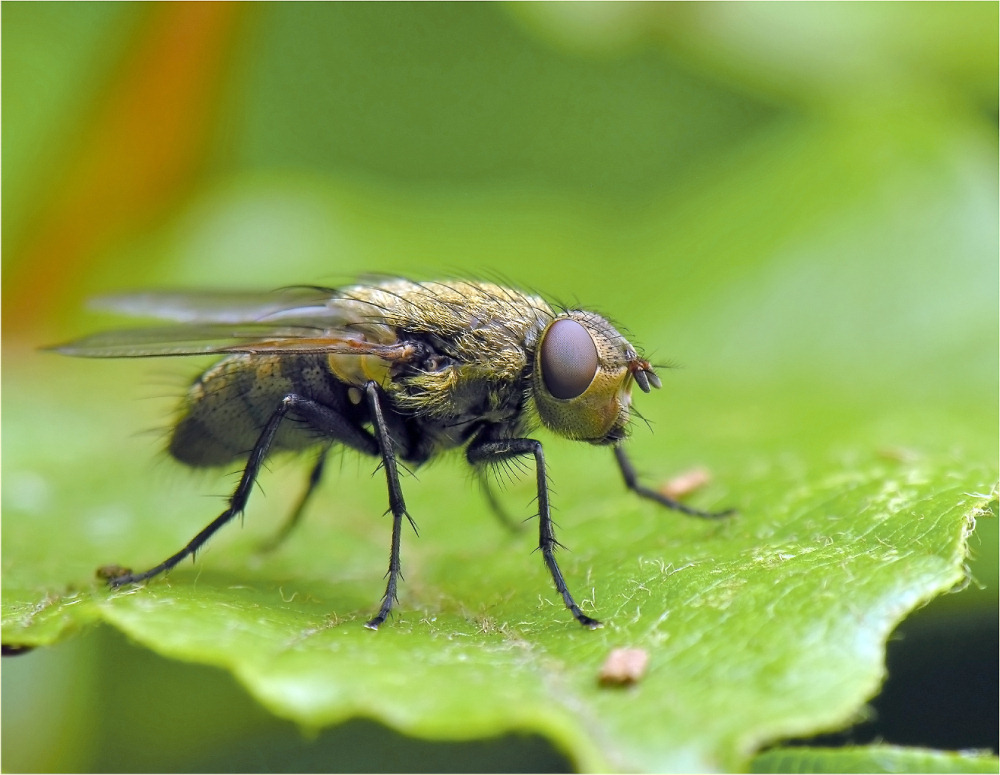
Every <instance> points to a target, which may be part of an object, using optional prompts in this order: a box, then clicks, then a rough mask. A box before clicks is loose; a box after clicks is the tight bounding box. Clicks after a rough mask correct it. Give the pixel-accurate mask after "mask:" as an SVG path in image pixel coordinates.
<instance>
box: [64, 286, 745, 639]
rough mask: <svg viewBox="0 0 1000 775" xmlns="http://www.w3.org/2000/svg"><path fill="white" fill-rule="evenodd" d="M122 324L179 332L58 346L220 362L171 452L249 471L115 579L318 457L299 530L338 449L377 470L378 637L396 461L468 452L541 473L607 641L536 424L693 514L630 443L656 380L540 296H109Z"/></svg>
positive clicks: (617, 340)
mask: <svg viewBox="0 0 1000 775" xmlns="http://www.w3.org/2000/svg"><path fill="white" fill-rule="evenodd" d="M103 306H105V307H108V308H110V309H113V310H116V311H118V312H121V313H125V314H130V315H134V316H146V317H154V318H159V319H161V320H170V321H173V324H171V325H167V326H161V327H155V328H138V329H133V330H125V331H112V332H105V333H99V334H95V335H92V336H88V337H84V338H83V339H79V340H76V341H74V342H71V343H69V344H65V345H62V346H59V347H56V348H54V349H55V350H57V351H58V352H61V353H64V354H67V355H74V356H81V357H91V358H143V357H153V356H178V355H203V354H217V355H222V356H224V357H223V358H222V359H221V360H219V361H218V362H217V363H216V364H215V365H214V366H212V367H211V368H209V369H208V370H207V371H205V372H204V373H203V374H201V375H200V376H199V377H198V378H197V379H196V380H195V381H194V383H193V384H192V385H191V387H190V389H189V390H188V392H187V395H186V396H185V397H184V399H183V401H182V404H181V407H180V412H179V416H178V419H177V421H176V424H175V425H174V426H173V429H172V431H171V435H170V441H169V447H168V449H169V452H170V454H171V455H172V456H173V457H174V458H176V459H177V460H179V461H180V462H181V463H184V464H186V465H189V466H194V467H211V466H222V465H227V464H231V463H234V462H239V463H240V464H241V465H243V473H242V476H241V478H240V481H239V484H238V485H237V487H236V489H235V491H234V492H233V494H232V496H231V497H230V499H229V503H228V506H227V508H226V509H225V511H223V512H222V513H221V514H220V515H219V516H218V517H216V518H215V519H214V520H212V522H210V523H209V524H208V525H207V526H206V527H205V528H204V529H203V530H202V531H201V532H200V533H198V534H197V535H196V536H195V537H194V538H193V539H191V541H190V542H189V543H188V544H187V545H186V546H185V547H184V548H183V549H181V550H180V551H179V552H177V553H176V554H173V555H171V556H170V557H168V558H167V559H166V560H164V561H163V562H161V563H160V564H159V565H156V566H154V567H152V568H150V569H149V570H146V571H144V572H141V573H133V572H130V571H127V570H126V569H124V568H123V569H122V573H121V575H114V576H112V577H110V578H109V579H108V583H109V584H110V585H111V586H112V587H121V586H124V585H127V584H134V583H137V582H142V581H145V580H146V579H150V578H152V577H154V576H157V575H158V574H160V573H163V572H165V571H168V570H170V569H171V568H173V567H174V566H175V565H177V564H178V563H179V562H180V561H181V560H183V559H184V558H185V557H188V556H193V555H194V554H195V553H196V552H197V551H198V550H199V549H200V548H201V546H202V545H203V544H204V543H205V542H206V541H207V540H208V539H209V538H210V537H211V536H212V535H214V534H215V532H216V531H217V530H218V529H219V528H221V527H222V526H223V525H225V524H226V523H227V522H229V521H231V520H232V519H233V518H234V517H235V516H237V515H239V514H241V513H242V512H243V510H244V508H245V507H246V505H247V499H248V498H249V496H250V491H251V489H252V487H253V484H254V481H255V479H256V478H257V475H258V473H259V472H260V468H261V465H262V464H263V463H264V461H265V460H266V459H267V457H268V455H270V454H271V453H273V452H279V451H285V450H304V449H308V448H317V449H318V451H319V457H318V462H317V463H316V465H315V467H314V468H313V470H312V474H311V476H310V478H309V482H308V486H307V488H306V490H305V494H304V495H303V497H302V499H301V500H300V502H299V504H298V506H297V508H296V509H295V511H294V512H293V514H292V518H291V520H290V521H289V523H287V526H291V525H292V524H294V523H295V521H297V519H298V517H299V516H300V515H301V513H302V510H303V507H304V506H305V504H306V502H307V500H308V499H309V496H310V495H311V494H312V492H313V491H314V489H315V488H316V486H317V484H318V483H319V481H320V478H321V476H322V472H323V463H324V461H325V459H326V454H327V452H328V451H329V450H330V449H331V448H332V447H334V446H335V445H341V446H343V447H348V448H350V449H353V450H357V451H358V452H361V453H363V454H365V455H369V456H371V457H373V458H376V459H378V460H379V462H380V464H381V465H380V467H381V468H382V470H383V471H384V473H385V478H386V484H387V486H388V495H389V511H390V512H391V513H392V543H391V549H390V553H389V571H388V573H387V579H388V582H387V584H386V589H385V594H384V596H383V597H382V600H381V605H380V607H379V610H378V612H377V613H376V614H375V616H374V617H372V618H371V619H370V620H369V621H368V622H367V626H368V627H370V628H372V629H377V628H378V626H379V625H381V624H382V623H383V622H384V621H385V620H386V617H388V615H389V613H390V611H391V610H392V606H393V604H394V602H396V599H397V597H396V596H397V585H398V582H399V579H400V539H401V534H402V525H403V519H404V517H405V518H406V519H407V520H408V521H409V522H410V524H411V525H413V526H414V529H415V527H416V526H415V524H414V523H413V519H412V518H411V517H410V514H409V512H408V511H407V508H406V502H405V500H404V498H403V490H402V487H401V486H400V480H399V470H398V467H399V465H400V464H403V465H406V466H407V467H410V468H414V467H416V466H419V465H420V464H422V463H425V462H426V461H428V460H430V459H431V458H433V457H434V456H435V455H437V454H439V453H441V452H444V451H446V450H449V449H454V448H462V449H464V451H465V458H466V460H467V461H468V462H469V464H470V465H472V466H473V467H475V468H476V469H480V470H483V469H487V468H489V467H490V466H497V465H501V464H504V462H505V461H511V460H512V459H514V458H529V459H531V460H533V462H534V467H535V477H536V485H535V486H536V489H537V505H538V547H539V549H540V550H541V554H542V558H543V559H544V561H545V565H546V566H547V567H548V570H549V573H550V574H551V575H552V580H553V582H554V583H555V588H556V591H557V592H558V593H559V594H560V595H561V596H562V599H563V601H564V602H565V604H566V607H567V608H568V609H569V610H570V611H571V612H572V614H573V616H574V617H576V620H577V621H578V622H580V624H582V625H583V626H585V627H590V628H594V627H598V626H599V624H600V623H599V622H598V621H597V620H596V619H593V618H591V617H590V616H587V615H586V614H585V613H584V612H583V611H581V610H580V607H579V606H578V605H577V604H576V602H575V601H574V600H573V596H572V595H571V594H570V591H569V589H568V587H567V585H566V581H565V580H564V578H563V575H562V572H561V571H560V569H559V565H558V563H557V562H556V556H555V549H556V547H557V546H559V544H558V543H557V541H556V537H555V532H554V529H553V523H552V517H551V507H550V503H549V487H548V481H547V478H546V471H545V456H544V454H543V452H542V444H541V442H540V441H537V440H536V439H534V438H531V437H530V434H531V432H532V431H533V430H534V429H535V428H537V427H538V426H539V425H541V426H544V427H546V428H548V429H549V430H551V431H553V432H555V433H557V434H559V435H561V436H564V437H567V438H570V439H575V440H579V441H585V442H588V443H590V444H596V445H600V446H608V447H611V449H612V451H613V452H614V456H615V460H616V461H617V463H618V467H619V468H620V469H621V472H622V475H623V476H624V478H625V484H626V486H627V487H628V488H629V489H630V490H632V491H633V492H635V493H637V494H638V495H640V496H642V497H644V498H648V499H650V500H653V501H656V502H657V503H659V504H661V505H663V506H666V507H667V508H671V509H676V510H677V511H681V512H684V513H686V514H690V515H693V516H697V517H718V516H722V515H724V514H726V513H728V512H719V513H709V512H703V511H698V510H696V509H692V508H690V507H688V506H685V505H684V504H682V503H679V502H677V501H676V500H674V499H673V498H671V497H669V496H668V495H665V494H663V493H661V492H657V491H656V490H654V489H651V488H648V487H645V486H644V485H642V484H640V483H639V482H638V480H637V477H636V472H635V469H634V468H633V466H632V464H631V462H630V461H629V459H628V457H627V456H626V454H625V451H624V449H623V447H622V442H623V441H624V440H625V438H626V435H627V433H628V429H629V416H630V404H631V400H632V399H631V389H632V385H633V383H634V384H635V385H638V387H639V389H640V390H642V391H643V392H645V393H648V392H649V391H650V388H659V387H660V380H659V378H658V377H657V376H656V374H655V373H654V371H653V369H652V367H651V366H650V364H649V361H647V360H645V359H643V358H642V357H640V356H639V354H638V353H637V352H636V350H635V348H634V347H633V346H632V345H631V344H630V343H629V342H628V340H626V339H625V337H623V336H622V335H621V334H620V333H619V332H618V331H617V330H616V329H615V328H614V327H613V326H612V325H611V324H610V323H609V322H608V321H607V320H605V319H604V318H603V317H601V316H600V315H597V314H595V313H593V312H588V311H586V310H582V309H556V308H554V307H553V306H551V305H550V304H548V303H547V302H546V301H544V300H543V299H542V298H541V297H539V296H536V295H533V294H528V293H524V292H522V291H518V290H514V289H512V288H508V287H504V286H501V285H498V284H494V283H486V282H465V281H451V282H411V281H408V280H402V279H390V280H383V281H381V282H373V283H372V284H358V285H353V286H350V287H345V288H340V289H333V288H319V287H294V288H286V289H282V290H279V291H274V292H271V293H266V294H248V293H170V292H152V293H139V294H132V295H123V296H115V297H109V298H106V299H104V305H103Z"/></svg>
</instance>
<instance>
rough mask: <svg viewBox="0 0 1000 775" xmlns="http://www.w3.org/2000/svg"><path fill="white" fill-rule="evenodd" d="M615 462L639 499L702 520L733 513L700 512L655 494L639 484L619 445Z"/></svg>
mask: <svg viewBox="0 0 1000 775" xmlns="http://www.w3.org/2000/svg"><path fill="white" fill-rule="evenodd" d="M615 460H617V461H618V467H619V468H620V469H621V472H622V476H623V477H624V478H625V486H626V487H628V488H629V489H630V490H631V491H632V492H634V493H635V494H636V495H638V496H639V497H641V498H648V499H649V500H651V501H656V502H657V503H659V504H660V505H661V506H666V507H667V508H668V509H673V510H674V511H679V512H681V513H682V514H688V515H690V516H692V517H701V518H702V519H718V518H720V517H728V516H729V515H730V514H733V513H734V512H735V510H734V509H726V510H725V511H701V510H700V509H693V508H691V507H690V506H686V505H684V504H683V503H681V502H680V501H678V500H674V499H673V498H671V497H669V496H667V495H664V494H663V493H662V492H657V491H656V490H654V489H652V488H650V487H646V486H645V485H642V484H639V477H638V475H637V474H636V472H635V466H633V465H632V461H631V460H629V459H628V455H626V454H625V450H624V449H622V447H621V444H617V445H615Z"/></svg>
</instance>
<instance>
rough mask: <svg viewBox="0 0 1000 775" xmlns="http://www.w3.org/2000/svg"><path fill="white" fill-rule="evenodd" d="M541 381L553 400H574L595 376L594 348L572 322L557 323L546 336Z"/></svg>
mask: <svg viewBox="0 0 1000 775" xmlns="http://www.w3.org/2000/svg"><path fill="white" fill-rule="evenodd" d="M540 363H541V369H542V379H543V380H544V381H545V387H546V389H547V390H548V391H549V393H551V394H552V396H553V397H555V398H562V399H568V398H576V397H577V396H579V395H580V394H582V393H583V392H584V391H585V390H586V389H587V388H588V387H590V383H591V382H593V381H594V376H595V375H596V374H597V367H598V365H599V364H598V360H597V345H595V344H594V340H593V338H592V337H591V336H590V333H589V332H588V331H587V329H586V328H584V327H583V326H582V325H580V324H579V323H577V322H576V321H575V320H570V319H568V318H563V319H562V320H557V321H556V322H555V323H553V324H552V325H551V326H549V330H548V331H547V332H546V333H545V337H544V339H542V350H541V362H540Z"/></svg>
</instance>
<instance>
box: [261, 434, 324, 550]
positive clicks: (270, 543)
mask: <svg viewBox="0 0 1000 775" xmlns="http://www.w3.org/2000/svg"><path fill="white" fill-rule="evenodd" d="M329 452H330V447H323V449H322V450H321V451H320V453H319V456H318V457H317V458H316V464H315V465H314V466H313V469H312V472H311V473H310V474H309V483H308V484H307V485H306V489H305V492H303V493H302V497H301V498H299V502H298V503H296V504H295V508H294V509H292V513H291V514H290V515H289V517H288V519H287V520H285V524H284V525H282V526H281V529H280V530H279V531H278V532H277V533H275V534H274V535H273V536H271V538H270V539H268V540H267V541H265V542H264V543H263V544H261V547H260V551H261V552H262V553H267V552H273V551H274V550H275V549H277V548H278V547H279V546H281V544H283V543H284V542H285V539H286V538H288V536H289V534H290V533H291V532H292V531H293V530H294V529H295V527H296V525H298V524H299V521H300V520H301V519H302V514H303V513H304V512H305V510H306V504H307V503H308V502H309V499H310V498H311V497H312V494H313V492H315V490H316V488H317V487H318V486H319V483H320V480H321V479H322V478H323V469H324V467H325V466H326V456H327V455H328V454H329Z"/></svg>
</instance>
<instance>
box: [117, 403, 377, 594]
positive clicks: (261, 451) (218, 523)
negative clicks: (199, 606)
mask: <svg viewBox="0 0 1000 775" xmlns="http://www.w3.org/2000/svg"><path fill="white" fill-rule="evenodd" d="M289 412H294V413H295V414H296V415H298V416H299V417H301V418H302V419H303V420H304V421H305V422H307V423H308V424H309V425H310V426H312V427H313V428H315V429H316V430H317V431H320V432H321V433H323V434H325V435H327V436H330V437H331V438H333V439H335V440H336V441H340V442H342V443H344V444H346V445H347V446H350V447H353V448H354V449H357V450H360V451H362V452H367V453H368V454H372V455H374V454H376V452H377V445H376V442H375V439H374V438H373V437H372V435H371V434H370V433H368V431H366V430H365V429H364V428H361V427H359V426H357V425H356V424H354V423H352V422H351V421H350V420H348V419H346V418H345V417H343V416H342V415H340V414H337V413H336V412H335V411H333V410H332V409H330V408H329V407H326V406H323V405H322V404H318V403H316V402H315V401H313V400H311V399H308V398H303V397H302V396H299V395H295V394H289V395H287V396H285V397H284V398H283V399H282V400H281V403H280V404H279V405H278V408H277V409H275V410H274V413H273V414H272V415H271V417H270V419H268V421H267V424H266V425H265V426H264V429H263V430H262V431H261V433H260V436H259V437H258V438H257V442H256V443H255V444H254V446H253V450H252V451H251V452H250V457H249V458H248V459H247V464H246V466H245V467H244V469H243V475H242V476H241V477H240V483H239V484H238V485H237V486H236V490H235V492H233V494H232V497H230V499H229V507H228V508H227V509H226V510H225V511H223V512H222V513H221V514H220V515H219V516H217V517H216V518H215V519H214V520H212V521H211V522H210V523H209V524H208V525H207V526H206V527H205V528H204V529H203V530H202V531H201V532H200V533H198V535H196V536H195V537H194V538H192V539H191V541H190V542H189V543H188V545H187V546H185V547H184V548H183V549H181V550H180V551H179V552H177V554H174V555H172V556H170V557H168V558H167V559H166V560H164V561H163V562H161V563H160V564H159V565H157V566H155V567H153V568H150V569H149V570H147V571H145V572H144V573H129V574H126V575H124V576H116V577H115V578H113V579H109V580H108V584H109V585H110V586H112V587H115V588H117V587H121V586H124V585H125V584H135V583H137V582H140V581H145V580H146V579H151V578H153V576H156V575H158V574H160V573H163V572H164V571H168V570H170V569H171V568H173V567H174V566H175V565H177V563H179V562H180V561H181V560H183V559H184V558H185V557H188V556H194V554H195V552H197V551H198V550H199V549H200V548H201V547H202V544H204V543H205V542H206V541H207V540H208V539H209V538H211V537H212V536H213V535H214V534H215V532H216V531H217V530H218V529H219V528H221V527H222V526H223V525H225V524H226V523H227V522H229V521H230V520H231V519H232V518H233V517H235V516H236V515H237V514H240V513H241V512H242V511H243V509H244V508H246V505H247V500H248V499H249V498H250V492H251V490H252V489H253V483H254V480H256V478H257V473H258V472H259V471H260V467H261V465H262V464H263V462H264V459H265V458H266V457H267V453H268V450H270V448H271V444H272V443H273V442H274V436H275V434H276V433H277V432H278V426H280V425H281V421H282V420H284V419H285V416H286V415H287V414H288V413H289Z"/></svg>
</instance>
